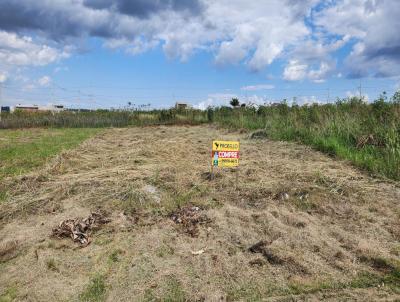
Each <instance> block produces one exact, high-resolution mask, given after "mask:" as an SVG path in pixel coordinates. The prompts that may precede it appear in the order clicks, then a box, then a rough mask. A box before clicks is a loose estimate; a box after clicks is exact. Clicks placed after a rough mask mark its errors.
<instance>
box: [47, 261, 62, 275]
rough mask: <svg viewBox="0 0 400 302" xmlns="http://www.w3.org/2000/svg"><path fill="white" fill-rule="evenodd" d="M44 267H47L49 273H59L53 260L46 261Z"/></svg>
mask: <svg viewBox="0 0 400 302" xmlns="http://www.w3.org/2000/svg"><path fill="white" fill-rule="evenodd" d="M46 267H47V269H48V270H51V271H54V272H59V271H60V270H59V269H58V267H57V264H56V261H55V260H54V259H53V258H51V259H48V260H47V261H46Z"/></svg>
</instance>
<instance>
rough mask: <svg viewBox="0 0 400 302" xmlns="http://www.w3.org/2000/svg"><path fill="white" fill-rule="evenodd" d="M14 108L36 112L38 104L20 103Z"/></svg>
mask: <svg viewBox="0 0 400 302" xmlns="http://www.w3.org/2000/svg"><path fill="white" fill-rule="evenodd" d="M14 110H19V111H27V112H36V111H39V106H38V105H21V104H18V105H16V106H15V107H14Z"/></svg>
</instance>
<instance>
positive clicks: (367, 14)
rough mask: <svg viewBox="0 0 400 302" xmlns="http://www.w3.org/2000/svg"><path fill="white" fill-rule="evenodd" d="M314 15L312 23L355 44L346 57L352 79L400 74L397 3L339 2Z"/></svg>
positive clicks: (395, 0) (390, 0) (399, 10)
mask: <svg viewBox="0 0 400 302" xmlns="http://www.w3.org/2000/svg"><path fill="white" fill-rule="evenodd" d="M334 4H335V5H330V6H329V7H327V8H326V9H323V10H321V11H319V12H318V13H316V14H315V16H314V23H315V25H318V26H319V27H321V28H322V29H323V30H324V31H326V32H327V33H329V34H332V35H339V36H343V37H348V38H347V39H349V40H350V39H352V40H353V41H355V42H356V43H355V44H354V46H353V49H352V52H351V53H350V55H349V56H348V57H347V58H346V61H345V63H346V67H347V69H348V71H349V74H350V76H351V77H365V76H369V75H373V76H378V77H386V76H395V75H399V74H400V35H399V32H398V29H399V28H400V18H399V15H400V5H399V1H398V0H342V1H338V2H335V3H334Z"/></svg>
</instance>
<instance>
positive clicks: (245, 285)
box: [0, 126, 400, 301]
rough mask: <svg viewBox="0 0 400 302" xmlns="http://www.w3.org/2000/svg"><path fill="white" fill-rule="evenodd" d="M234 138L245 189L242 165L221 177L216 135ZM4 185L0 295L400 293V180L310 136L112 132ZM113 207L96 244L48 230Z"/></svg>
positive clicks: (332, 296) (307, 296) (200, 297)
mask: <svg viewBox="0 0 400 302" xmlns="http://www.w3.org/2000/svg"><path fill="white" fill-rule="evenodd" d="M236 138H240V140H241V146H242V150H241V166H240V170H239V183H238V185H237V187H236V186H235V179H236V175H235V173H236V172H235V171H234V170H229V169H227V170H224V171H219V172H218V173H217V177H215V178H214V179H213V180H210V179H209V178H208V177H207V175H208V174H207V173H208V171H209V163H210V158H209V157H210V147H211V141H212V139H236ZM2 186H4V187H7V191H8V192H9V193H8V194H9V198H8V200H7V201H6V202H4V203H2V204H1V205H0V225H1V229H0V238H1V242H0V243H1V244H0V247H1V248H0V254H1V257H2V262H1V263H0V293H5V294H7V293H9V292H10V291H11V289H12V292H13V295H14V293H15V296H16V297H17V300H18V301H24V300H26V301H55V300H60V301H62V300H65V301H71V300H79V299H81V300H82V299H83V300H85V299H86V300H88V299H89V300H90V299H92V297H95V299H96V300H105V301H132V299H133V298H132V297H135V299H136V300H138V301H157V300H160V299H163V298H164V299H167V300H168V299H170V301H184V300H188V301H217V300H222V301H243V300H250V301H257V300H262V299H266V300H271V301H287V300H288V299H293V300H311V301H312V300H315V301H318V300H321V299H326V300H331V301H335V300H338V299H342V300H346V299H347V300H360V301H368V300H371V301H373V300H379V299H381V300H396V298H397V299H398V298H399V294H400V289H399V278H400V276H399V270H398V268H399V254H400V243H399V241H398V234H399V232H398V231H397V230H398V226H399V219H400V205H399V200H400V190H399V184H398V183H394V182H389V181H384V180H380V179H373V178H370V177H368V176H367V175H366V174H364V173H362V172H359V171H358V170H356V169H354V168H353V167H351V166H350V165H348V164H347V163H345V162H342V161H335V160H333V159H331V158H329V157H327V156H325V155H322V154H320V153H318V152H314V151H312V150H311V149H310V148H308V147H305V146H301V145H297V144H293V143H284V142H272V141H269V140H264V139H257V140H255V139H251V138H250V137H249V135H247V134H241V133H238V132H229V131H227V130H221V129H216V128H213V127H209V126H196V127H146V128H126V129H110V130H106V131H105V132H104V133H101V134H99V135H97V136H96V137H94V138H92V139H90V140H89V141H87V142H85V143H83V144H82V145H80V146H79V147H78V148H77V149H75V150H71V151H68V152H64V153H62V154H60V155H59V156H58V157H57V158H55V159H54V160H53V161H52V162H51V163H50V164H49V165H48V166H46V167H44V168H43V169H42V170H40V171H38V172H36V173H32V174H29V175H25V176H23V177H19V178H13V179H6V180H5V181H4V183H3V184H2ZM101 211H103V212H105V213H109V218H110V220H111V221H110V223H107V224H104V225H102V227H101V228H100V229H98V230H96V233H95V236H92V242H91V244H90V245H88V246H87V247H85V248H84V249H77V248H76V246H77V244H76V243H74V242H73V241H72V240H71V239H70V238H65V239H55V238H52V237H51V236H50V235H51V233H52V228H54V226H56V225H58V224H59V223H60V221H63V220H66V219H70V218H74V217H87V216H89V215H90V213H92V212H101ZM10 242H11V243H10ZM12 242H14V244H13V243H12ZM258 242H262V244H260V245H259V246H258V247H256V248H253V247H254V244H256V243H258ZM0 297H1V294H0ZM93 299H94V298H93Z"/></svg>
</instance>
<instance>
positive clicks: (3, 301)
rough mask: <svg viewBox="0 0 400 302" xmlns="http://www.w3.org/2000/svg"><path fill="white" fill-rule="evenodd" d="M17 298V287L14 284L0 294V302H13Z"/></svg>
mask: <svg viewBox="0 0 400 302" xmlns="http://www.w3.org/2000/svg"><path fill="white" fill-rule="evenodd" d="M16 298H17V288H16V287H14V286H12V287H8V288H6V289H5V290H4V291H3V292H2V293H1V294H0V302H12V301H15V300H16Z"/></svg>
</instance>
